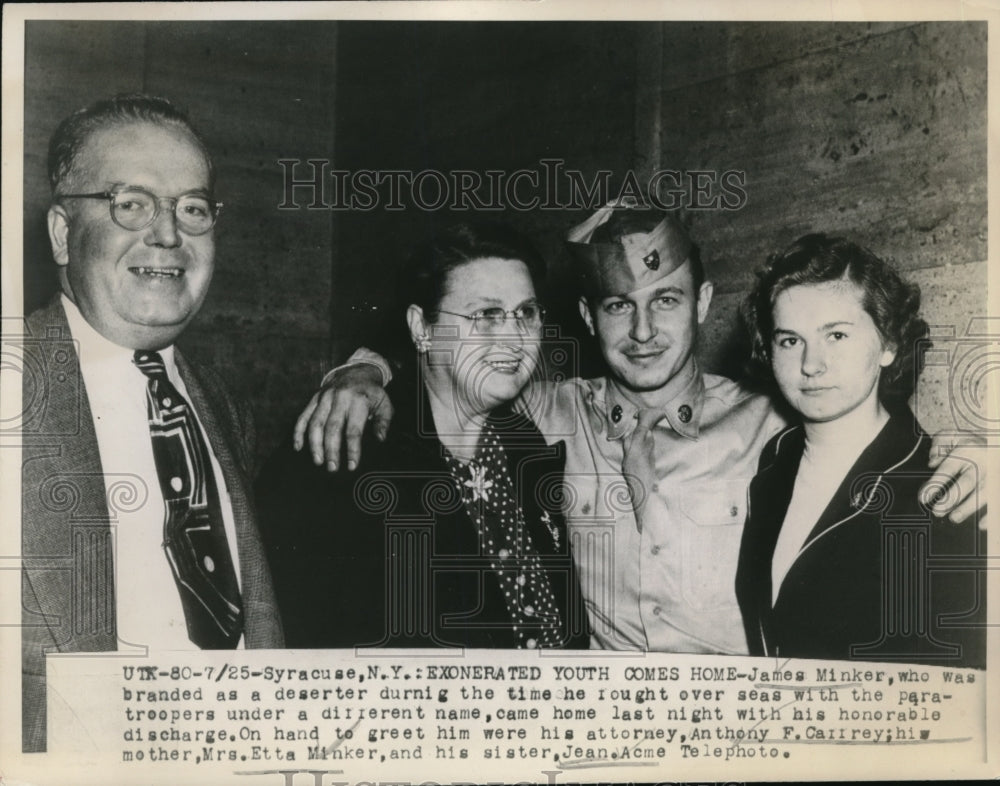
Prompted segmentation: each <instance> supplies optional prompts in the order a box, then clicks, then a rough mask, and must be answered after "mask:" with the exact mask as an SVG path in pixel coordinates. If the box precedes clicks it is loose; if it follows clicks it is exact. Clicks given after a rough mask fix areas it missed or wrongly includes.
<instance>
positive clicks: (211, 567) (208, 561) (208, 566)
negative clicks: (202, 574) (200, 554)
mask: <svg viewBox="0 0 1000 786" xmlns="http://www.w3.org/2000/svg"><path fill="white" fill-rule="evenodd" d="M202 562H204V563H205V570H207V571H208V572H209V573H215V560H213V559H212V558H211V557H209V556H208V555H207V554H206V555H205V559H204V560H202Z"/></svg>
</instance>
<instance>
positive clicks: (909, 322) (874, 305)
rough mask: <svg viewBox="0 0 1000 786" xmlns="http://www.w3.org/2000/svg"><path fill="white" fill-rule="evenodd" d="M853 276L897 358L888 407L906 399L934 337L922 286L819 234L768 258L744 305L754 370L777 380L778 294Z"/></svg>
mask: <svg viewBox="0 0 1000 786" xmlns="http://www.w3.org/2000/svg"><path fill="white" fill-rule="evenodd" d="M828 281H850V282H852V283H854V284H855V285H857V286H858V287H859V288H860V289H861V292H862V298H861V306H862V308H864V310H865V311H866V312H867V314H868V316H870V317H871V319H872V322H874V323H875V329H876V330H878V332H879V335H880V336H881V337H882V340H883V341H884V342H885V343H886V344H887V345H888V346H891V347H893V348H894V349H895V352H896V357H895V359H894V360H893V361H892V363H891V364H889V366H887V367H886V368H884V369H882V373H881V375H880V377H879V383H878V396H879V401H881V402H882V404H883V406H886V407H893V406H898V405H900V404H905V403H906V402H907V401H908V400H909V398H910V396H911V395H912V394H913V390H914V388H915V386H916V382H917V378H918V377H919V375H920V372H921V371H922V370H923V357H924V352H925V351H926V350H927V348H928V346H929V342H927V341H924V340H922V339H925V338H926V337H927V323H926V322H925V321H924V320H923V319H921V318H920V314H919V311H920V287H918V286H917V285H916V284H910V283H907V282H906V281H904V280H903V279H902V278H901V277H900V275H899V273H898V272H897V271H896V270H895V268H893V267H892V266H891V265H890V264H888V263H887V262H884V261H882V260H881V259H879V258H878V257H877V256H875V254H873V253H872V252H871V251H869V250H868V249H866V248H863V247H862V246H859V245H858V244H856V243H852V242H851V241H849V240H846V239H844V238H840V237H829V236H827V235H825V234H822V233H815V234H809V235H805V236H803V237H800V238H799V239H798V240H796V241H795V242H794V243H792V244H791V245H790V246H788V248H786V249H784V250H783V251H780V252H778V253H775V254H772V255H771V256H770V257H768V261H767V265H766V266H765V267H764V268H763V269H762V270H760V271H758V272H757V281H756V284H755V286H754V288H753V290H752V291H751V293H750V294H749V295H748V296H747V298H746V300H745V301H744V304H743V319H744V322H745V324H746V326H747V330H748V331H749V333H750V342H751V360H752V363H753V365H754V366H755V369H754V370H755V371H757V372H760V373H762V375H763V376H764V377H765V378H767V379H769V380H772V381H773V378H774V377H773V373H772V371H771V339H772V334H773V331H774V318H773V307H774V302H775V300H776V299H777V297H778V295H780V294H781V293H782V292H784V291H785V290H786V289H789V288H790V287H794V286H798V285H801V284H822V283H825V282H828Z"/></svg>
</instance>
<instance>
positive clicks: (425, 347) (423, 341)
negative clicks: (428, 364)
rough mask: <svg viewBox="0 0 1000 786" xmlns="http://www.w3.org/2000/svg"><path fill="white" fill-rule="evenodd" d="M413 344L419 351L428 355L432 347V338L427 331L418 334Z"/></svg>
mask: <svg viewBox="0 0 1000 786" xmlns="http://www.w3.org/2000/svg"><path fill="white" fill-rule="evenodd" d="M413 346H415V347H416V348H417V352H419V353H420V354H421V355H426V354H427V352H428V351H429V350H430V348H431V339H430V336H428V335H427V334H426V333H424V334H422V335H419V336H416V337H415V338H414V339H413Z"/></svg>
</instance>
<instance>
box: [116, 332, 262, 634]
mask: <svg viewBox="0 0 1000 786" xmlns="http://www.w3.org/2000/svg"><path fill="white" fill-rule="evenodd" d="M132 362H133V363H135V365H136V366H137V367H138V369H139V370H140V371H141V372H142V373H143V374H145V375H146V377H148V378H149V381H148V383H147V384H146V412H147V414H148V416H149V434H150V437H151V439H152V442H153V458H154V460H155V461H156V474H157V476H158V477H159V481H160V488H161V490H162V491H163V502H164V505H165V508H166V513H165V516H164V521H163V549H164V551H165V552H166V554H167V560H168V561H169V563H170V569H171V571H172V572H173V575H174V581H175V582H176V583H177V591H178V592H179V593H180V596H181V604H182V605H183V607H184V618H185V620H186V622H187V630H188V637H189V638H190V639H191V641H193V642H194V643H195V644H197V645H198V646H199V647H201V648H202V649H233V648H235V647H236V645H237V644H238V643H239V640H240V636H241V635H242V633H243V608H242V603H241V600H240V591H239V584H238V583H237V581H236V570H235V568H234V567H233V560H232V556H231V555H230V552H229V543H228V541H227V540H226V530H225V526H224V525H223V522H222V508H221V506H220V504H219V494H218V490H217V489H216V487H215V473H214V472H213V471H212V464H211V460H210V457H209V453H208V447H207V446H206V445H205V440H204V438H203V437H202V435H201V430H200V429H199V427H198V424H197V422H196V421H195V417H194V413H193V412H192V411H191V408H190V406H189V405H188V403H187V401H185V400H184V397H183V396H181V394H180V393H179V392H178V391H177V388H175V387H174V386H173V384H172V383H171V382H170V380H169V379H168V378H167V370H166V367H165V366H164V365H163V358H161V357H160V354H159V353H158V352H147V351H143V350H139V351H138V352H136V353H135V356H134V357H133V359H132Z"/></svg>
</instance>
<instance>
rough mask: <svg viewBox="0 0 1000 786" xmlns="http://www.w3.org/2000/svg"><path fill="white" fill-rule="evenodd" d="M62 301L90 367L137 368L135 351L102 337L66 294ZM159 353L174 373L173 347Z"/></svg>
mask: <svg viewBox="0 0 1000 786" xmlns="http://www.w3.org/2000/svg"><path fill="white" fill-rule="evenodd" d="M61 300H62V307H63V310H64V311H65V312H66V321H67V322H68V323H69V330H70V333H71V334H72V336H73V339H74V340H75V341H76V342H77V344H78V346H79V352H80V357H81V358H86V362H87V364H88V365H89V366H97V365H100V366H106V367H112V366H118V367H121V365H122V364H128V365H129V366H132V367H133V368H134V367H135V366H134V364H133V363H132V356H133V355H134V354H135V350H134V349H129V348H127V347H122V346H119V345H118V344H116V343H114V342H113V341H110V340H108V339H107V338H105V337H104V336H103V335H101V334H100V333H99V332H98V331H97V330H96V329H95V328H94V326H93V325H91V324H90V323H89V322H88V321H87V319H86V318H85V317H84V316H83V314H82V313H80V309H79V308H78V307H77V305H76V303H74V302H73V301H72V300H70V299H69V298H68V297H67V296H66V294H65V293H64V294H63V295H62V296H61ZM159 352H160V357H161V358H163V363H164V365H165V366H166V368H167V372H168V373H169V372H171V371H173V369H174V367H175V365H174V347H173V345H172V344H171V345H170V346H169V347H164V348H163V349H161V350H159ZM140 373H141V372H140Z"/></svg>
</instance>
